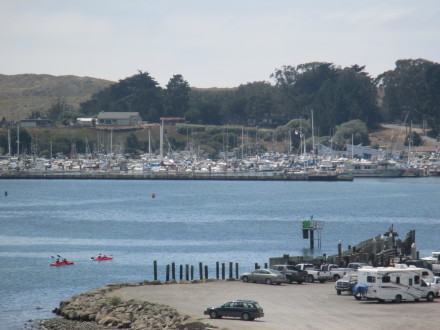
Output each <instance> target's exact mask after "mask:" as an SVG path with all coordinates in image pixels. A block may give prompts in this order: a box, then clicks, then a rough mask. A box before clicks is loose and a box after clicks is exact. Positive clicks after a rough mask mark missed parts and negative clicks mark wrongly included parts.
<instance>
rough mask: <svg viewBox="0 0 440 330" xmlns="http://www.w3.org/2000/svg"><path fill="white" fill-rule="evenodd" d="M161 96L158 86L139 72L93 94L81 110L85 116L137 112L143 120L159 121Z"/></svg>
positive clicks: (161, 112) (161, 109)
mask: <svg viewBox="0 0 440 330" xmlns="http://www.w3.org/2000/svg"><path fill="white" fill-rule="evenodd" d="M162 94H163V93H162V89H161V88H160V86H159V84H158V83H157V82H156V81H155V80H154V79H153V78H152V77H151V76H150V75H149V74H148V73H147V72H142V71H139V73H138V74H136V75H133V76H131V77H129V78H126V79H123V80H119V82H118V83H116V84H113V85H111V86H109V87H108V88H106V89H104V90H102V91H100V92H98V93H96V94H94V95H93V96H92V98H91V100H89V101H87V102H84V103H81V110H82V112H83V113H84V114H87V115H97V114H98V113H99V112H101V111H106V112H139V114H140V115H141V117H142V118H143V119H144V120H149V121H159V117H161V116H162V115H163V95H162Z"/></svg>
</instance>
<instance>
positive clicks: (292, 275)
mask: <svg viewBox="0 0 440 330" xmlns="http://www.w3.org/2000/svg"><path fill="white" fill-rule="evenodd" d="M270 268H272V269H275V270H277V271H279V272H280V273H282V274H284V275H286V278H287V282H289V283H292V282H296V283H298V284H301V283H302V282H305V281H307V272H306V271H305V270H297V269H295V266H294V265H273V266H272V267H270Z"/></svg>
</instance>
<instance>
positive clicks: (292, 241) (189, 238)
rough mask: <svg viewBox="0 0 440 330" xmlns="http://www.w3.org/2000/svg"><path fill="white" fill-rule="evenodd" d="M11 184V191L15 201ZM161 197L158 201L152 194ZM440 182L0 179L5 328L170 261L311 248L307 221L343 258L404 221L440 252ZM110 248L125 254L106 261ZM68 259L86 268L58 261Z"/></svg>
mask: <svg viewBox="0 0 440 330" xmlns="http://www.w3.org/2000/svg"><path fill="white" fill-rule="evenodd" d="M5 191H7V192H8V195H7V196H4V192H5ZM153 193H154V194H155V196H156V198H152V197H151V196H152V194H153ZM439 201H440V179H439V178H407V179H406V178H399V179H371V178H369V179H355V180H354V181H353V182H252V181H250V182H228V181H225V182H221V181H212V182H209V181H131V180H127V181H112V180H0V297H1V299H0V328H4V329H20V328H23V326H24V323H25V321H26V320H29V319H42V318H49V317H53V316H54V315H53V314H52V313H51V310H52V309H53V308H55V307H57V306H58V304H59V302H60V301H61V300H64V299H67V298H69V297H71V296H72V295H74V294H78V293H81V292H84V291H86V290H89V289H94V288H96V287H99V286H102V285H105V284H107V283H114V282H135V281H142V280H144V279H148V280H151V279H152V277H153V267H152V265H153V261H154V260H157V262H158V265H159V278H160V279H161V280H164V279H165V266H166V264H170V263H172V262H175V263H176V265H180V264H183V265H184V264H190V265H194V266H195V269H196V272H195V273H196V274H197V275H198V263H199V262H203V263H204V264H206V265H208V266H209V268H210V272H211V275H210V276H211V277H214V276H215V273H214V271H215V262H216V261H219V262H225V263H226V264H227V265H228V263H229V262H234V263H236V262H238V263H239V264H240V272H243V271H248V270H250V269H251V268H253V266H254V263H256V262H258V263H260V264H264V263H265V262H268V259H269V257H274V256H282V255H283V254H285V253H287V254H290V255H301V254H303V252H304V249H305V248H307V247H308V245H309V241H308V240H303V239H302V233H301V230H300V221H301V220H304V219H308V218H309V217H310V216H311V215H313V216H314V219H316V220H323V221H325V228H324V230H323V232H322V251H319V252H318V254H322V253H327V254H336V253H337V243H338V241H339V240H341V241H342V244H343V247H344V249H346V248H347V246H348V245H350V244H356V243H359V242H360V241H363V240H365V239H368V238H370V237H373V236H375V235H378V234H382V233H384V232H385V231H387V229H388V228H389V227H390V225H391V224H394V228H395V230H396V231H397V232H399V233H400V235H401V238H404V237H405V235H406V233H407V232H408V231H410V230H412V229H415V230H416V243H417V247H418V249H419V250H420V254H421V255H422V256H424V255H428V254H430V252H431V251H434V250H439V249H440V246H439V245H440V244H439V243H438V241H439V235H440V220H439V214H440V204H439ZM98 253H106V254H111V255H113V256H114V257H115V258H114V260H112V261H107V262H94V261H91V260H90V257H92V256H96V255H97V254H98ZM57 255H61V256H63V257H67V258H68V259H69V260H72V261H75V265H73V266H66V267H49V263H50V262H52V261H53V259H52V258H51V256H53V257H56V256H57Z"/></svg>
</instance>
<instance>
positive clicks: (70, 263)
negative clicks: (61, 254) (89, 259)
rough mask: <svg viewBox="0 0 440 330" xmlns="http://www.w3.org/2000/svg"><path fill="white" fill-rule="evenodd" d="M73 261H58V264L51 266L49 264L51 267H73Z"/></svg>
mask: <svg viewBox="0 0 440 330" xmlns="http://www.w3.org/2000/svg"><path fill="white" fill-rule="evenodd" d="M73 264H74V262H73V261H60V262H54V263H53V264H50V265H51V266H67V265H73Z"/></svg>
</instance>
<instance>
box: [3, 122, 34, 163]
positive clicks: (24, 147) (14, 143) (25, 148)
mask: <svg viewBox="0 0 440 330" xmlns="http://www.w3.org/2000/svg"><path fill="white" fill-rule="evenodd" d="M18 132H19V135H20V136H19V138H18V135H17V128H16V127H14V128H11V129H9V135H10V145H11V156H13V155H16V154H17V147H18V146H19V149H20V155H21V154H24V153H29V152H30V151H31V145H32V136H31V135H30V134H29V132H28V130H27V129H25V128H20V129H19V130H18ZM18 140H20V141H19V143H18ZM0 148H1V149H3V152H4V153H7V152H8V150H9V141H8V132H7V131H4V134H2V135H0Z"/></svg>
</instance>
